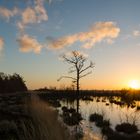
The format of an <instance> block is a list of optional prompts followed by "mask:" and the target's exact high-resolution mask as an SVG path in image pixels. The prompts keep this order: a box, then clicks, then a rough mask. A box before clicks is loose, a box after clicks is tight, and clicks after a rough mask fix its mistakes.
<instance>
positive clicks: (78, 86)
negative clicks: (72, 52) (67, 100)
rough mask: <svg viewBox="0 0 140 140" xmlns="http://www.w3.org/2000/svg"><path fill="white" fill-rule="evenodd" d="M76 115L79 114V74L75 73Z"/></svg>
mask: <svg viewBox="0 0 140 140" xmlns="http://www.w3.org/2000/svg"><path fill="white" fill-rule="evenodd" d="M76 92H77V93H76V94H77V113H79V72H78V71H77V90H76Z"/></svg>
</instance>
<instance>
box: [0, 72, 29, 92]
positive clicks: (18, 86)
mask: <svg viewBox="0 0 140 140" xmlns="http://www.w3.org/2000/svg"><path fill="white" fill-rule="evenodd" d="M19 91H27V87H26V84H25V81H24V80H23V78H22V77H21V76H20V75H19V74H17V73H14V74H13V75H9V74H8V75H7V74H5V73H3V72H1V73H0V93H11V92H19Z"/></svg>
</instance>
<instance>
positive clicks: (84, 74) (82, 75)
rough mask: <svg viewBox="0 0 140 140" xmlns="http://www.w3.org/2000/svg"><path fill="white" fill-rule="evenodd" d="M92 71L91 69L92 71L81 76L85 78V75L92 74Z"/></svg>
mask: <svg viewBox="0 0 140 140" xmlns="http://www.w3.org/2000/svg"><path fill="white" fill-rule="evenodd" d="M91 73H92V71H90V72H88V73H86V74H84V75H81V76H80V77H79V78H83V77H85V76H87V75H89V74H91Z"/></svg>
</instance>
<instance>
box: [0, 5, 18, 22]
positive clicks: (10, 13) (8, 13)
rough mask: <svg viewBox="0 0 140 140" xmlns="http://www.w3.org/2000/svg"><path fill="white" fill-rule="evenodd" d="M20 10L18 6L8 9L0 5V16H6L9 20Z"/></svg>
mask: <svg viewBox="0 0 140 140" xmlns="http://www.w3.org/2000/svg"><path fill="white" fill-rule="evenodd" d="M19 11H20V10H19V9H18V8H16V7H15V8H13V9H12V10H10V9H7V8H5V7H0V16H2V17H4V18H5V19H6V20H7V21H9V20H10V18H11V17H13V16H15V15H17V14H19Z"/></svg>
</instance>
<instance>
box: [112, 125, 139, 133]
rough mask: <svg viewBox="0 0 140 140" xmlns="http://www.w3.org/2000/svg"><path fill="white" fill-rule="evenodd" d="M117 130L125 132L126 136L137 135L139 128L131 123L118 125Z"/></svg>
mask: <svg viewBox="0 0 140 140" xmlns="http://www.w3.org/2000/svg"><path fill="white" fill-rule="evenodd" d="M115 129H116V131H118V132H123V133H126V134H133V133H136V132H137V131H138V128H137V126H136V125H134V124H130V123H122V124H118V125H117V126H116V128H115Z"/></svg>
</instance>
